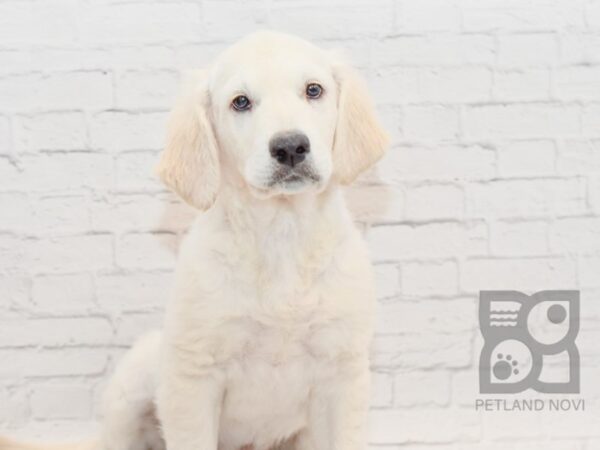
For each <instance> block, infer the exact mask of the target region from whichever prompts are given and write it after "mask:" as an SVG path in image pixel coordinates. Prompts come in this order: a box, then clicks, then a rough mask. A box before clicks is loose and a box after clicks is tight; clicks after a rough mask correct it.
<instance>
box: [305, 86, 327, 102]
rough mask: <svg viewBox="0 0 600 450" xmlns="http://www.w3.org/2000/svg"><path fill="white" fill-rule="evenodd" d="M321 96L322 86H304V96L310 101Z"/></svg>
mask: <svg viewBox="0 0 600 450" xmlns="http://www.w3.org/2000/svg"><path fill="white" fill-rule="evenodd" d="M321 95H323V86H321V85H320V84H318V83H310V84H307V85H306V96H307V97H308V98H311V99H315V98H319V97H320V96H321Z"/></svg>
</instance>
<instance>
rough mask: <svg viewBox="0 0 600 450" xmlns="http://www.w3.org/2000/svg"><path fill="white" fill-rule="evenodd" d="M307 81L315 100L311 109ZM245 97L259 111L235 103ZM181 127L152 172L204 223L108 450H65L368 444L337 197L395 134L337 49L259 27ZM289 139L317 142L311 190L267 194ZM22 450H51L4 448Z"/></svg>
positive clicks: (311, 157) (363, 267)
mask: <svg viewBox="0 0 600 450" xmlns="http://www.w3.org/2000/svg"><path fill="white" fill-rule="evenodd" d="M312 82H318V83H319V84H321V85H322V86H323V90H324V94H323V96H322V98H319V99H307V98H306V97H305V95H304V89H305V86H306V83H312ZM239 93H243V94H244V95H247V96H248V97H249V98H250V99H251V101H252V102H253V103H252V108H251V110H250V111H244V112H239V111H234V110H233V109H232V108H231V107H230V103H231V99H232V98H233V97H234V96H235V95H238V94H239ZM172 117H173V118H172V121H171V125H170V129H169V136H168V141H167V147H166V149H165V152H164V154H163V156H162V159H161V162H160V165H159V168H158V172H159V175H160V176H161V178H162V179H163V181H164V182H165V183H166V184H167V185H168V186H170V187H171V188H172V189H173V190H174V191H176V192H177V193H178V194H179V195H180V196H181V197H182V198H183V199H185V200H186V201H187V202H189V203H190V204H192V205H193V206H195V207H196V208H198V209H200V210H204V211H206V212H205V213H204V214H201V215H199V217H198V219H197V220H196V222H195V223H194V224H193V225H192V227H191V229H190V231H189V233H188V235H187V237H186V239H185V241H184V242H183V244H182V246H181V250H180V255H179V261H178V265H177V270H176V282H175V287H174V290H173V295H172V298H171V301H170V302H169V304H168V308H167V315H166V321H165V327H164V331H163V332H161V333H158V332H157V333H152V334H149V335H147V336H145V337H143V338H142V339H141V340H140V341H139V342H138V343H137V344H136V345H135V346H134V347H133V349H132V350H131V351H130V352H129V354H128V355H127V356H126V357H125V358H124V360H123V361H122V362H121V364H120V366H119V368H118V370H117V372H116V374H115V376H114V378H113V379H112V382H111V383H110V386H109V388H108V390H107V393H106V396H105V404H104V421H103V427H102V433H101V436H100V438H99V440H98V441H94V442H90V443H89V444H81V445H79V446H78V447H68V446H64V447H60V448H64V449H66V448H73V449H75V448H77V449H84V448H87V449H91V448H95V449H99V450H146V449H154V450H159V449H164V448H165V447H166V448H168V449H169V450H217V449H218V450H240V449H244V450H247V449H253V450H267V449H271V448H276V447H277V446H281V448H289V449H291V448H294V449H298V450H359V449H361V450H363V449H364V448H365V446H366V439H365V425H366V424H365V421H366V411H367V408H368V392H369V361H368V353H369V344H370V339H371V332H372V312H373V307H374V292H373V282H372V277H371V268H370V262H369V258H368V255H367V252H366V250H365V246H364V244H363V242H362V239H361V238H360V236H359V233H358V232H357V230H356V229H355V227H354V225H353V222H352V219H351V217H350V215H349V213H348V212H347V209H346V207H345V204H344V200H343V197H342V194H341V192H340V187H339V185H340V184H348V183H350V182H352V181H353V180H354V179H355V178H356V176H357V175H358V174H359V173H360V172H362V171H364V170H365V169H367V168H368V167H370V166H371V165H372V164H374V163H375V162H376V161H377V160H378V159H379V158H380V156H381V155H382V153H383V152H384V150H385V148H386V144H387V138H386V135H385V133H384V132H383V131H382V129H381V127H380V126H379V124H378V122H377V120H376V118H375V116H374V113H373V108H372V105H371V103H370V101H369V99H368V96H367V95H366V90H365V88H364V86H363V84H362V82H361V81H360V80H359V79H358V77H357V75H356V74H355V73H354V72H353V71H351V70H350V69H349V68H348V67H347V66H346V65H345V64H343V63H341V62H339V61H338V59H337V57H336V56H335V55H333V54H332V53H329V52H326V51H323V50H321V49H318V48H316V47H314V46H312V45H311V44H308V43H307V42H305V41H302V40H300V39H298V38H294V37H291V36H286V35H281V34H277V33H270V32H262V33H257V34H254V35H251V36H249V37H247V38H246V39H244V40H242V41H240V42H239V43H237V44H236V45H234V46H233V47H231V48H230V49H228V50H226V51H225V52H224V53H223V55H222V56H221V57H220V58H219V59H218V60H217V61H216V62H215V63H214V65H213V66H211V68H210V69H208V70H207V71H201V72H199V73H197V74H196V75H195V76H194V78H193V79H192V81H191V83H190V88H189V89H188V90H187V91H185V93H184V95H183V96H182V99H181V101H180V103H179V104H178V106H177V107H176V108H175V111H174V113H173V116H172ZM284 130H297V131H299V132H302V133H304V134H306V136H307V137H308V138H309V139H310V142H311V151H310V153H309V154H308V155H307V159H306V161H305V162H304V163H303V164H305V166H306V167H308V168H309V169H310V171H311V174H313V177H312V178H311V179H306V180H304V181H303V182H300V183H298V182H297V180H296V182H294V183H286V182H285V181H282V182H277V183H274V182H273V179H274V174H275V172H276V171H278V170H279V171H281V167H279V166H280V165H279V163H277V161H275V160H274V159H273V158H272V157H271V156H270V155H269V149H268V140H269V139H270V137H271V136H272V135H273V134H274V133H276V132H279V131H284ZM290 170H291V169H290ZM279 175H280V174H279ZM278 179H281V177H279V178H278ZM27 448H41V447H29V446H18V445H16V444H10V443H8V442H5V443H0V449H2V450H8V449H27Z"/></svg>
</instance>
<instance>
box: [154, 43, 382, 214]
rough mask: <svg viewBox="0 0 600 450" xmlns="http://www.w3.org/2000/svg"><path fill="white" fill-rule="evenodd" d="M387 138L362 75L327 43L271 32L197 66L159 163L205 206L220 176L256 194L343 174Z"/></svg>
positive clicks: (354, 172) (361, 166) (362, 165)
mask: <svg viewBox="0 0 600 450" xmlns="http://www.w3.org/2000/svg"><path fill="white" fill-rule="evenodd" d="M386 147H387V135H386V133H385V132H384V131H383V130H382V128H381V126H380V125H379V123H378V122H377V119H376V117H375V115H374V111H373V107H372V104H371V102H370V100H369V97H368V95H367V92H366V89H365V86H364V85H363V82H362V81H361V80H360V79H359V77H358V76H357V75H356V73H355V72H354V71H353V70H351V69H350V68H349V67H347V66H346V65H345V64H343V63H340V62H338V61H337V60H336V58H335V57H334V56H333V55H332V53H330V52H327V51H323V50H321V49H319V48H317V47H315V46H313V45H311V44H309V43H308V42H306V41H303V40H301V39H299V38H296V37H292V36H287V35H283V34H279V33H273V32H260V33H256V34H253V35H250V36H248V37H247V38H245V39H243V40H241V41H240V42H238V43H237V44H235V45H233V46H232V47H230V48H229V49H227V50H226V51H225V52H224V53H223V54H222V55H221V56H220V57H219V58H218V60H217V61H216V62H215V64H214V65H213V66H212V67H211V68H210V69H209V70H206V71H199V72H198V73H196V74H195V75H194V77H193V79H192V80H191V81H190V86H189V87H188V89H185V90H184V94H183V95H182V98H181V99H180V102H179V104H178V105H177V106H176V108H175V109H174V111H173V114H172V119H171V125H170V129H169V132H168V138H167V146H166V149H165V151H164V153H163V155H162V158H161V161H160V164H159V167H158V172H159V175H160V177H161V178H162V180H163V181H164V182H165V183H166V184H167V185H168V186H169V187H171V188H172V189H173V190H175V191H176V192H177V193H178V194H179V195H181V196H182V197H183V198H184V199H185V200H186V201H187V202H188V203H190V204H192V205H193V206H196V207H197V208H199V209H202V210H205V209H208V208H209V207H210V206H211V205H212V204H213V203H214V201H215V199H216V197H217V194H218V191H219V189H220V186H221V184H223V183H234V184H235V185H237V186H243V187H245V188H247V189H249V190H250V192H252V194H253V195H255V196H257V197H270V196H274V195H293V194H295V193H299V192H306V191H314V192H315V193H316V192H319V191H321V190H322V189H323V188H324V187H325V186H326V185H327V184H328V183H330V181H331V180H332V179H333V180H334V181H335V182H339V183H342V184H348V183H350V182H352V181H353V180H354V179H355V178H356V177H357V176H358V174H359V173H361V172H362V171H364V170H365V169H367V168H368V167H370V166H371V165H372V164H373V163H375V162H376V161H377V160H378V159H379V158H380V157H381V155H382V154H383V152H384V151H385V149H386Z"/></svg>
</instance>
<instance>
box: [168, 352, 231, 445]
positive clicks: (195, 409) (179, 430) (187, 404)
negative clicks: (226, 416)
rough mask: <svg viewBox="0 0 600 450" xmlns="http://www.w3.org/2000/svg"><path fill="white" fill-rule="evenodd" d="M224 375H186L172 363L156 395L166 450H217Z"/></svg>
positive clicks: (216, 373)
mask: <svg viewBox="0 0 600 450" xmlns="http://www.w3.org/2000/svg"><path fill="white" fill-rule="evenodd" d="M220 375H221V374H220V373H219V372H218V371H217V370H216V369H215V370H214V371H210V370H209V371H202V373H194V372H188V371H186V372H183V371H181V370H179V368H178V367H177V364H176V363H175V364H173V362H172V361H171V362H170V363H169V366H168V367H167V368H166V369H165V370H164V371H163V373H162V379H161V381H160V384H159V389H158V395H157V409H158V415H159V419H160V422H161V426H162V429H163V436H164V439H165V443H166V447H167V450H217V446H218V439H219V417H220V413H221V403H222V396H223V382H222V377H221V376H220Z"/></svg>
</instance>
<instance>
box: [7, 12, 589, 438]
mask: <svg viewBox="0 0 600 450" xmlns="http://www.w3.org/2000/svg"><path fill="white" fill-rule="evenodd" d="M350 3H352V4H350ZM263 27H271V28H279V29H282V30H287V31H290V32H293V33H297V34H299V35H301V36H304V37H306V38H310V39H313V40H315V41H316V42H317V43H319V44H321V45H323V46H328V47H337V48H344V49H346V50H347V52H348V53H349V55H351V57H352V59H353V60H354V61H355V62H356V64H357V65H358V66H359V68H360V70H361V71H362V72H363V73H364V75H365V76H366V77H367V78H368V81H369V83H370V85H371V88H372V92H373V95H374V97H375V99H376V101H377V103H378V107H379V109H380V112H381V116H382V119H383V120H384V122H385V123H386V125H387V127H388V128H389V130H390V132H391V134H392V136H393V148H392V150H391V152H390V153H389V154H388V156H387V157H386V158H385V159H384V160H383V161H382V162H381V164H380V166H379V170H378V174H377V176H374V177H370V178H368V179H367V180H366V182H364V183H363V184H364V186H362V187H355V188H352V189H350V190H349V200H350V205H351V206H352V209H353V210H354V212H355V214H356V217H357V219H358V220H359V221H360V222H361V223H363V224H369V225H371V227H368V230H367V238H368V241H369V243H370V246H371V250H372V254H373V260H374V262H375V264H376V273H377V279H378V282H379V283H378V291H379V297H380V310H379V313H378V321H377V326H378V332H377V336H376V339H375V344H374V348H373V373H374V378H373V396H372V398H373V400H372V405H373V413H372V417H371V420H372V432H371V436H372V437H371V442H372V445H373V448H385V449H390V450H399V449H415V450H417V449H419V450H429V449H440V448H444V449H455V450H458V449H460V450H465V449H466V450H474V449H489V450H500V449H502V450H504V449H508V448H510V449H527V450H531V449H544V450H548V449H557V450H571V449H573V450H575V449H583V450H595V449H597V448H600V431H599V430H600V427H598V423H600V410H599V408H600V386H598V380H600V352H599V351H598V338H599V337H600V308H599V307H598V305H599V304H600V303H599V301H598V298H599V297H600V1H598V0H543V1H542V0H447V1H444V0H369V1H367V0H356V1H353V2H348V1H342V0H334V1H325V2H324V1H316V0H294V1H292V0H278V1H273V0H251V1H242V0H180V1H166V0H131V1H127V2H124V1H117V0H93V1H77V0H0V211H1V212H0V429H8V430H13V431H14V430H19V431H20V432H21V433H22V434H24V435H27V434H34V435H36V434H37V435H43V436H47V435H59V434H60V435H62V436H74V435H80V434H85V433H86V432H87V430H89V429H90V428H91V427H92V426H91V425H90V423H91V422H92V421H93V417H94V415H95V414H96V412H97V399H98V397H99V393H100V392H101V389H102V386H103V385H104V384H105V382H106V378H107V377H108V375H109V373H110V371H111V370H112V368H113V367H114V365H115V362H116V360H118V358H119V357H120V356H121V355H122V353H123V351H124V349H125V348H126V347H127V346H128V345H129V344H130V343H131V342H132V340H133V339H134V338H135V336H136V335H138V334H139V333H141V332H143V330H145V329H148V328H151V327H154V326H156V325H157V324H159V323H160V321H161V316H162V305H163V303H164V299H165V295H166V292H167V291H168V289H169V285H170V283H171V272H172V269H173V261H174V259H175V254H176V249H177V245H178V242H179V239H180V237H181V235H182V233H183V232H184V230H185V228H186V226H187V224H188V223H189V221H190V220H191V217H192V211H190V209H189V208H187V207H186V206H183V205H182V204H181V203H180V202H179V201H178V200H177V199H175V198H174V197H173V196H172V195H171V194H169V193H167V192H165V191H164V189H163V188H162V187H161V186H160V185H159V184H158V183H157V181H156V180H155V179H154V178H153V175H152V170H151V169H152V166H153V164H154V163H155V161H156V157H157V154H158V152H159V151H160V148H161V143H162V139H163V130H164V122H165V118H166V115H167V112H168V109H169V107H170V105H171V103H172V99H173V95H174V93H175V92H176V89H177V85H178V80H179V74H180V72H181V70H182V69H187V68H194V67H199V66H203V65H205V64H206V63H207V62H208V61H210V59H211V58H212V57H213V56H214V55H215V54H216V53H218V52H219V51H220V50H221V49H222V48H223V47H224V46H225V45H227V44H228V43H230V42H232V41H233V40H235V39H236V38H237V37H239V36H241V35H243V34H246V33H247V32H250V31H252V30H255V29H258V28H263ZM366 228H367V227H366ZM496 288H497V289H521V290H525V291H527V292H534V291H537V290H542V289H551V288H576V289H577V288H579V289H581V290H582V330H581V333H580V338H579V341H578V342H579V348H580V351H581V355H582V366H583V369H582V379H583V382H582V394H581V397H583V398H585V399H586V401H587V404H586V411H585V412H584V413H563V414H551V413H539V414H535V413H530V414H518V413H486V414H480V413H478V412H475V410H474V399H475V398H476V397H477V396H478V393H477V391H478V384H477V359H478V352H479V349H480V346H481V338H480V336H479V333H478V331H477V326H478V324H477V293H478V291H479V290H480V289H496Z"/></svg>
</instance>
